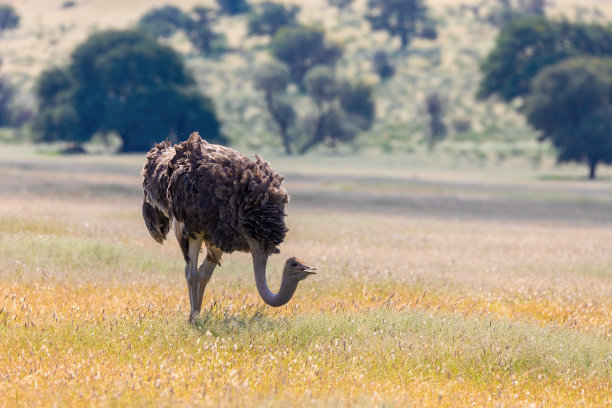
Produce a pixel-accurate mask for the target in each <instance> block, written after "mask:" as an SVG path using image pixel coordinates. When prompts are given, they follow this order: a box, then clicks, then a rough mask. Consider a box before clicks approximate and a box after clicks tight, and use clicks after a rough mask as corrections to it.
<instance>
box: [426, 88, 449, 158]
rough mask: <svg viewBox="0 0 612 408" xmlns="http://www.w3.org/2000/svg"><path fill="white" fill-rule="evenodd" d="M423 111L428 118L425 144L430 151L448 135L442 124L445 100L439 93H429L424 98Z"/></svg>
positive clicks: (444, 125)
mask: <svg viewBox="0 0 612 408" xmlns="http://www.w3.org/2000/svg"><path fill="white" fill-rule="evenodd" d="M425 111H426V112H427V115H428V116H429V123H428V127H429V129H428V131H427V144H428V147H429V149H430V150H431V149H433V148H434V146H435V145H436V143H438V142H439V141H441V140H443V139H444V138H445V137H446V135H447V133H448V129H447V127H446V124H445V123H444V114H445V113H446V100H445V98H444V97H443V96H442V95H441V94H440V93H439V92H429V93H428V94H427V96H426V97H425Z"/></svg>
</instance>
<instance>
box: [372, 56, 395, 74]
mask: <svg viewBox="0 0 612 408" xmlns="http://www.w3.org/2000/svg"><path fill="white" fill-rule="evenodd" d="M372 71H374V72H375V73H377V74H378V76H379V77H380V79H382V80H383V81H385V80H387V79H389V78H391V77H392V76H393V75H395V67H394V66H393V65H391V63H390V62H389V58H388V57H387V53H386V52H385V51H383V50H378V51H376V52H375V53H374V56H373V57H372Z"/></svg>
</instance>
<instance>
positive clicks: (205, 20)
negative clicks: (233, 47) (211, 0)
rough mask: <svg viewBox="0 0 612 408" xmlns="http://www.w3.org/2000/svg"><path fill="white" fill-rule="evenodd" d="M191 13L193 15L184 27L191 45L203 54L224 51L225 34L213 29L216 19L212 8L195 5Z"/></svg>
mask: <svg viewBox="0 0 612 408" xmlns="http://www.w3.org/2000/svg"><path fill="white" fill-rule="evenodd" d="M193 14H194V15H195V17H194V18H193V19H192V20H191V21H190V23H189V24H188V26H187V27H186V29H185V32H186V34H187V37H188V38H189V40H190V41H191V43H192V44H193V46H194V47H195V48H197V49H198V50H199V51H201V52H203V53H204V54H209V53H214V52H220V51H224V50H225V36H224V35H222V34H217V33H216V32H215V31H214V30H213V23H214V21H215V19H216V17H215V16H214V15H213V10H212V9H210V8H208V7H196V8H194V9H193Z"/></svg>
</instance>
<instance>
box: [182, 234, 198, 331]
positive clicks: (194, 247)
mask: <svg viewBox="0 0 612 408" xmlns="http://www.w3.org/2000/svg"><path fill="white" fill-rule="evenodd" d="M183 246H187V256H186V257H185V261H186V263H187V264H186V265H185V278H186V279H187V290H188V291H189V302H190V303H191V312H190V313H189V321H193V318H194V317H195V315H196V314H197V313H198V312H199V308H197V312H196V302H197V299H198V294H199V292H200V281H201V278H200V275H199V273H198V254H199V253H200V248H201V247H202V238H199V237H198V238H188V243H187V245H181V247H183Z"/></svg>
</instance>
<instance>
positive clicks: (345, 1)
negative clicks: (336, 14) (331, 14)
mask: <svg viewBox="0 0 612 408" xmlns="http://www.w3.org/2000/svg"><path fill="white" fill-rule="evenodd" d="M327 3H328V4H329V5H330V6H332V7H336V8H337V9H338V10H347V9H349V8H350V7H351V6H352V5H353V0H327Z"/></svg>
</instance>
